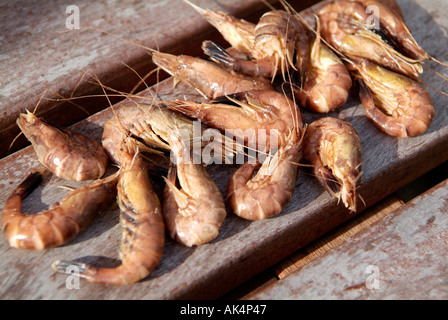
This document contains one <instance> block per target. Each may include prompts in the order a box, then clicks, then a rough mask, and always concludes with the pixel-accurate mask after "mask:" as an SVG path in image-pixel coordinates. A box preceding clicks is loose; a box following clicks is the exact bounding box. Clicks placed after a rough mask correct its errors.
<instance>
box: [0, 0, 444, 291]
mask: <svg viewBox="0 0 448 320" xmlns="http://www.w3.org/2000/svg"><path fill="white" fill-rule="evenodd" d="M399 3H400V5H401V6H402V8H403V11H404V14H405V17H406V21H407V22H408V24H409V26H410V27H411V29H412V30H413V32H414V34H415V37H416V38H417V40H418V41H420V43H421V44H422V46H423V47H424V48H426V49H427V50H428V51H429V53H430V54H431V55H433V56H435V57H436V58H438V59H440V60H443V61H445V62H447V59H446V53H445V52H446V45H445V44H446V40H447V39H448V36H447V33H446V30H447V27H448V20H447V17H446V13H447V12H448V4H447V3H446V2H445V1H442V0H439V1H431V5H428V2H427V1H424V0H402V1H399ZM433 4H434V5H433ZM429 65H430V66H431V67H432V68H434V69H437V70H438V71H439V72H441V73H445V74H446V69H444V68H443V67H440V66H438V65H436V64H433V63H430V64H429ZM422 79H423V81H425V82H427V83H430V84H431V85H433V86H436V87H438V88H441V89H444V88H446V80H443V79H441V78H440V77H438V76H437V75H435V74H434V73H432V72H429V71H426V72H425V74H424V75H423V77H422ZM155 90H157V92H158V94H159V96H160V97H161V98H162V99H175V98H176V97H183V95H187V98H191V99H195V97H196V98H197V95H195V93H194V91H191V90H190V89H189V88H187V87H186V86H184V85H179V86H177V87H176V88H173V85H172V80H171V79H168V80H166V81H164V82H162V83H160V84H159V85H158V87H157V88H156V89H155ZM430 93H431V96H432V98H433V102H434V106H435V111H436V117H435V119H434V121H433V122H432V124H431V126H430V128H429V130H427V131H426V132H425V133H424V134H422V135H420V136H418V137H415V138H411V139H397V138H393V137H389V136H386V135H385V134H383V133H382V132H380V131H378V130H377V129H376V128H375V127H374V126H373V125H372V123H371V122H370V121H369V120H368V119H367V118H366V117H365V115H364V110H363V108H362V106H361V105H360V103H359V100H358V98H357V96H356V93H355V92H354V93H353V95H352V98H350V99H349V101H348V102H347V103H346V105H345V106H344V107H342V108H341V109H339V110H337V111H335V112H332V113H331V114H329V115H330V116H334V117H339V118H343V119H347V120H348V121H350V122H351V123H352V124H353V126H354V127H355V128H356V130H357V131H358V133H359V135H360V137H361V143H362V148H363V159H364V164H363V176H362V184H361V186H360V188H359V193H360V194H361V195H362V197H363V199H364V200H365V203H366V207H370V206H371V205H373V204H374V203H376V202H378V201H379V200H381V199H383V198H385V197H386V196H388V195H390V194H391V193H393V192H394V191H396V190H398V189H399V188H400V187H402V186H404V185H406V184H408V183H409V182H411V181H413V180H414V179H415V178H417V177H419V176H421V175H422V174H424V173H425V172H428V171H429V170H431V169H432V168H434V167H436V166H438V165H439V164H441V163H443V162H444V161H446V160H448V148H447V145H448V144H447V143H448V114H447V111H446V100H445V99H444V98H443V97H442V96H441V95H440V94H438V93H437V92H435V91H433V90H430ZM141 94H142V95H146V96H151V93H150V92H149V90H144V91H143V92H142V93H141ZM127 103H132V102H129V101H122V102H119V103H117V104H116V106H115V107H119V106H123V105H124V104H127ZM111 115H112V111H111V109H110V108H109V109H107V110H104V111H101V112H98V113H97V114H95V115H93V116H91V117H89V118H87V119H86V120H83V121H81V122H79V123H77V124H76V125H74V126H72V128H73V129H75V130H77V131H80V132H83V133H85V134H87V135H89V136H91V137H93V138H95V139H97V140H98V141H99V140H100V138H101V134H102V126H103V125H104V122H105V121H106V120H107V119H108V118H109V117H110V116H111ZM318 117H319V115H316V114H313V113H310V112H307V111H305V110H303V118H304V121H305V122H307V123H310V122H311V121H313V120H314V119H317V118H318ZM237 167H238V166H237V165H212V166H209V167H208V170H209V172H210V173H211V175H212V177H213V178H214V180H215V181H216V183H217V185H218V187H219V188H220V190H221V192H222V193H223V194H225V190H226V188H227V182H228V180H229V178H230V176H231V175H232V173H233V172H234V171H235V170H236V169H237ZM0 168H1V171H0V206H1V207H3V204H4V202H5V200H6V197H7V196H8V194H9V193H10V192H11V190H12V189H13V188H14V187H15V186H16V185H17V184H18V183H19V182H20V181H21V180H22V179H23V178H24V177H25V176H26V175H27V174H28V173H29V172H31V171H32V170H35V169H38V168H42V166H41V165H40V164H39V163H38V161H37V158H36V156H35V154H34V152H33V150H32V149H31V148H29V147H28V148H25V149H23V150H21V151H19V152H16V153H14V154H12V155H11V156H8V157H6V158H4V159H1V160H0ZM154 182H155V185H156V189H158V190H159V191H160V189H161V187H162V186H163V184H162V181H161V179H155V181H154ZM60 185H71V186H78V185H81V183H68V182H65V181H61V180H60V179H57V178H54V177H51V176H48V177H46V179H45V184H44V185H43V186H41V187H39V188H38V189H37V190H36V191H35V192H34V193H33V194H32V195H31V196H30V198H28V199H26V201H25V203H24V205H23V209H24V210H25V211H30V212H38V211H40V210H42V209H43V208H47V207H48V206H50V205H51V204H53V203H54V202H55V201H58V200H60V199H61V198H62V197H63V195H64V194H66V193H67V192H68V191H67V190H65V189H61V188H58V186H60ZM118 215H119V212H118V208H117V206H116V205H114V204H112V205H111V207H110V210H108V212H106V213H104V214H102V215H101V216H99V217H98V219H96V220H95V221H94V222H93V223H92V225H91V226H89V228H87V229H86V230H85V231H84V232H83V233H82V234H80V235H79V236H78V237H76V238H75V239H74V240H72V241H71V242H69V243H67V244H65V245H63V246H61V247H58V248H54V249H49V250H46V251H42V252H26V251H21V250H17V249H13V248H10V247H9V246H8V244H7V242H6V241H5V239H4V238H1V239H0V256H1V259H0V299H187V298H195V299H199V298H203V299H214V298H217V297H220V296H221V295H223V294H224V293H226V292H228V291H229V290H231V289H233V288H234V287H236V286H238V285H239V284H241V283H243V282H244V281H246V280H247V279H249V278H251V277H252V276H254V275H256V274H258V273H259V272H261V271H263V270H264V269H266V268H268V267H270V266H272V265H273V264H275V263H277V262H278V261H280V260H281V259H283V258H285V257H286V256H288V255H289V254H291V253H293V252H295V251H297V250H298V249H299V248H301V247H303V246H304V245H306V244H307V243H309V242H311V241H313V240H315V239H317V238H318V237H319V236H321V235H323V234H325V233H326V232H328V231H330V230H332V229H333V228H335V227H336V226H338V225H340V224H341V223H342V222H344V221H347V220H348V219H350V218H352V217H353V214H350V213H349V212H348V211H347V210H346V209H345V208H344V207H343V206H342V205H338V204H337V201H336V200H335V199H333V198H332V197H331V196H330V195H329V194H328V193H327V192H325V191H324V190H323V188H322V187H321V186H320V185H319V183H318V182H317V181H316V180H315V179H314V177H313V176H312V175H311V173H310V172H309V171H308V170H307V168H301V169H300V174H299V179H298V181H297V185H296V189H295V192H294V194H293V197H292V199H291V201H290V203H289V204H288V205H287V206H286V207H285V208H284V210H283V212H282V213H281V214H279V215H278V216H275V217H273V218H271V219H268V220H264V221H255V222H250V221H246V220H243V219H240V218H239V217H237V216H236V215H234V214H233V213H232V212H230V210H228V217H227V219H226V221H225V222H224V225H223V227H222V230H221V233H220V235H219V236H218V238H216V239H215V240H214V241H212V242H211V243H209V244H206V245H203V246H200V247H195V248H187V247H184V246H181V245H179V244H177V243H175V242H173V241H172V240H170V239H167V243H166V247H165V251H164V254H163V257H162V261H161V263H160V264H159V265H158V266H157V268H156V269H155V270H154V271H153V273H152V274H151V275H150V276H149V277H148V278H147V279H144V280H143V281H141V282H139V283H136V284H134V285H131V286H126V287H117V288H116V287H104V286H95V285H91V284H88V283H86V282H81V283H80V288H79V289H68V287H67V283H66V280H67V277H66V276H64V275H59V274H55V273H54V272H53V270H52V269H51V267H50V265H51V263H53V262H54V261H55V260H58V259H65V260H73V259H79V260H80V261H83V262H89V263H95V264H97V265H101V266H114V265H116V264H117V257H118V248H119V241H120V234H121V230H120V225H119V223H118Z"/></svg>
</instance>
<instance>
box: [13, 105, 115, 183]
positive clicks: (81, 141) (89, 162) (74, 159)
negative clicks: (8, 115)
mask: <svg viewBox="0 0 448 320" xmlns="http://www.w3.org/2000/svg"><path fill="white" fill-rule="evenodd" d="M17 124H18V126H19V127H20V129H21V130H22V132H23V133H24V134H25V136H26V137H27V139H28V140H29V141H30V142H31V143H32V145H33V147H34V150H35V151H36V154H37V157H38V159H39V161H40V162H41V163H42V164H43V165H44V166H45V167H47V168H48V169H49V170H50V171H51V172H53V173H54V174H55V175H56V176H58V177H60V178H62V179H65V180H74V181H81V180H93V179H97V178H100V177H102V176H103V175H104V173H105V172H106V169H107V165H108V162H109V158H108V156H107V154H106V153H105V152H104V150H103V148H102V146H101V145H100V144H99V143H98V142H96V141H95V140H92V139H90V138H88V137H86V136H84V135H82V134H80V133H76V132H73V131H71V130H69V129H66V128H56V127H54V126H52V125H50V124H48V123H47V122H45V121H43V120H41V119H39V118H38V117H36V116H35V115H34V114H33V113H30V112H27V114H21V115H20V117H19V118H18V119H17Z"/></svg>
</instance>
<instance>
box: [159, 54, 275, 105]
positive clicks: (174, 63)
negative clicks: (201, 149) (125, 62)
mask: <svg viewBox="0 0 448 320" xmlns="http://www.w3.org/2000/svg"><path fill="white" fill-rule="evenodd" d="M152 59H153V61H154V63H155V64H156V65H157V66H159V67H160V68H162V69H163V70H165V71H166V72H168V73H169V74H170V75H171V76H173V77H174V78H175V79H176V80H177V81H182V82H184V83H187V84H188V85H190V86H191V87H192V88H194V89H195V90H197V91H198V92H199V93H200V94H201V95H202V96H204V97H206V98H210V99H213V98H216V97H220V96H223V95H228V94H232V93H236V92H241V91H248V90H273V87H272V84H271V83H270V81H269V80H268V79H265V78H261V77H259V78H254V77H249V76H245V75H242V74H238V73H235V72H228V71H226V70H224V69H223V68H221V67H220V66H219V65H217V64H216V63H213V62H211V61H207V60H204V59H201V58H196V57H191V56H186V55H179V56H176V55H172V54H168V53H162V52H158V51H154V52H153V53H152Z"/></svg>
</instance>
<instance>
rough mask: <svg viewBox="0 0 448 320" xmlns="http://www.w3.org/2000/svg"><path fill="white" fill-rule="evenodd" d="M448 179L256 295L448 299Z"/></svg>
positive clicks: (363, 298) (296, 297)
mask: <svg viewBox="0 0 448 320" xmlns="http://www.w3.org/2000/svg"><path fill="white" fill-rule="evenodd" d="M447 209H448V180H446V181H444V182H442V183H440V184H439V185H437V186H435V187H434V188H432V189H431V190H429V191H427V192H426V193H424V194H423V195H421V196H419V197H417V198H415V199H413V200H412V201H410V202H409V203H407V204H406V205H404V206H403V207H401V208H399V209H397V210H396V211H394V212H393V213H391V214H390V215H388V216H387V217H385V218H384V219H382V220H379V221H377V222H376V223H375V224H373V225H372V226H371V227H370V228H368V229H364V230H363V231H361V232H360V233H359V234H356V235H355V236H352V237H350V238H349V239H347V240H346V241H345V242H344V243H343V244H342V245H340V246H339V247H336V248H333V249H332V250H330V251H328V252H327V253H326V254H325V255H324V256H322V257H320V258H319V259H316V260H315V261H313V262H311V263H309V264H308V265H306V266H305V267H303V268H302V269H301V270H300V272H297V273H294V274H292V275H290V276H289V277H287V278H285V279H284V280H281V281H279V282H278V283H276V284H275V285H274V286H271V287H269V288H268V289H266V290H264V291H262V292H260V293H258V294H257V295H255V296H253V297H252V299H261V300H271V299H287V300H291V299H347V300H353V299H362V300H365V299H374V300H378V299H381V300H400V299H402V300H408V299H411V300H416V299H417V300H421V299H423V300H426V299H428V300H446V299H447V298H448V283H447V277H448V264H447V258H446V257H447V254H448V215H447V214H446V212H447Z"/></svg>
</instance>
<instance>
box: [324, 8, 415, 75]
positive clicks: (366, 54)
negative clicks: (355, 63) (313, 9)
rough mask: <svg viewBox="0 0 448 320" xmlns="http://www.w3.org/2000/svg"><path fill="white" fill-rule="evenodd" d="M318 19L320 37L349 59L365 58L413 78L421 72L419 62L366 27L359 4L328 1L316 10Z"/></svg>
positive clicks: (364, 11)
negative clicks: (320, 25) (320, 23)
mask: <svg viewBox="0 0 448 320" xmlns="http://www.w3.org/2000/svg"><path fill="white" fill-rule="evenodd" d="M319 18H320V21H321V22H322V29H321V31H322V37H323V38H324V39H325V40H326V41H327V42H328V43H330V44H331V46H332V47H333V48H334V49H336V50H337V51H338V52H339V53H341V54H342V55H344V56H346V57H348V58H349V59H356V58H365V59H368V60H370V61H372V62H375V63H377V64H379V65H381V66H384V67H387V68H390V69H391V70H394V71H396V72H399V73H402V74H404V75H407V76H409V77H412V78H415V79H417V78H418V76H419V74H420V73H422V72H423V67H422V65H421V63H420V62H421V61H420V60H418V59H412V58H410V57H406V56H405V55H403V54H401V53H400V52H398V51H397V50H396V49H395V48H394V47H392V46H391V45H389V44H387V43H386V41H384V40H383V38H382V37H381V36H380V35H378V34H376V33H375V32H374V31H375V30H373V29H372V28H371V27H370V26H368V25H367V23H366V21H368V19H369V15H368V14H367V13H366V10H365V8H364V7H363V5H361V4H360V3H357V2H352V1H333V2H330V3H329V4H328V5H326V6H324V7H323V8H322V9H321V10H320V11H319ZM381 21H385V20H381ZM381 26H382V24H381Z"/></svg>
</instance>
